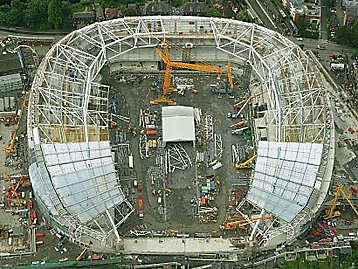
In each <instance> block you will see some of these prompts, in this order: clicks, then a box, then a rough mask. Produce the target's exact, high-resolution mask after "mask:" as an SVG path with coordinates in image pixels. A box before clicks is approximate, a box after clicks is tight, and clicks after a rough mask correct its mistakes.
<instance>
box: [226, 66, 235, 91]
mask: <svg viewBox="0 0 358 269" xmlns="http://www.w3.org/2000/svg"><path fill="white" fill-rule="evenodd" d="M226 69H227V81H228V83H229V87H230V89H231V90H234V80H233V79H232V66H231V63H230V62H228V63H227V66H226Z"/></svg>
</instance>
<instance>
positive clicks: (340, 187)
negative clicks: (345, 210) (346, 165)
mask: <svg viewBox="0 0 358 269" xmlns="http://www.w3.org/2000/svg"><path fill="white" fill-rule="evenodd" d="M340 194H342V196H343V197H344V198H345V199H346V200H347V202H348V203H349V205H350V206H351V208H352V209H353V211H354V213H355V214H356V215H357V217H358V210H357V208H356V207H355V205H354V204H353V202H352V200H351V199H350V197H349V196H348V194H347V193H346V191H345V189H344V187H343V185H342V183H338V184H337V186H336V195H335V196H334V199H333V203H332V206H331V208H330V209H328V210H327V211H326V219H331V218H334V217H339V216H340V215H341V212H340V211H339V210H335V209H336V206H337V202H338V198H339V196H340Z"/></svg>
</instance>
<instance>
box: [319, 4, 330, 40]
mask: <svg viewBox="0 0 358 269" xmlns="http://www.w3.org/2000/svg"><path fill="white" fill-rule="evenodd" d="M324 3H325V1H324V0H321V7H320V8H321V24H320V28H321V29H320V30H321V38H322V39H323V40H327V39H328V33H327V23H328V16H327V11H326V6H325V5H324Z"/></svg>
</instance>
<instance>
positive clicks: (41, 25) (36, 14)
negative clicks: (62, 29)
mask: <svg viewBox="0 0 358 269" xmlns="http://www.w3.org/2000/svg"><path fill="white" fill-rule="evenodd" d="M47 10H48V2H47V1H42V0H31V1H29V2H28V3H27V6H26V10H25V20H26V22H27V26H28V27H29V28H31V29H41V30H46V29H49V25H48V21H47Z"/></svg>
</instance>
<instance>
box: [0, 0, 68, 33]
mask: <svg viewBox="0 0 358 269" xmlns="http://www.w3.org/2000/svg"><path fill="white" fill-rule="evenodd" d="M0 5H1V6H0V25H2V26H8V27H25V28H29V29H33V30H49V29H56V30H70V29H72V28H73V20H72V11H71V4H70V3H69V2H67V1H60V0H25V1H20V0H12V1H4V0H2V1H0Z"/></svg>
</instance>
